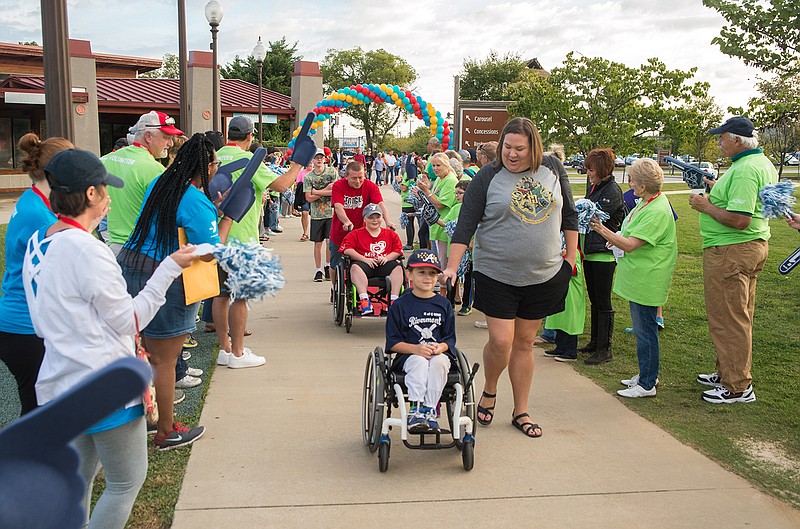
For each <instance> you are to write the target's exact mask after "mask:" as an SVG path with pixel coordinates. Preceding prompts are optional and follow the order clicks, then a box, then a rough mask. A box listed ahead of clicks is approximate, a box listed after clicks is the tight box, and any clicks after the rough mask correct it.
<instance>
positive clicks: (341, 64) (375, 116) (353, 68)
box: [320, 47, 417, 148]
mask: <svg viewBox="0 0 800 529" xmlns="http://www.w3.org/2000/svg"><path fill="white" fill-rule="evenodd" d="M320 71H321V72H322V78H323V82H324V84H325V89H326V90H328V91H329V92H332V91H334V90H338V89H339V88H343V87H346V86H352V85H356V84H366V83H371V84H387V85H389V84H390V85H397V86H399V87H401V88H405V89H408V90H411V89H412V88H411V84H412V83H413V82H414V81H415V80H416V79H417V72H416V71H414V68H412V67H411V65H410V64H408V63H407V62H406V61H405V59H403V58H401V57H398V56H397V55H393V54H391V53H389V52H388V51H386V50H384V49H379V50H369V51H364V50H362V49H361V48H360V47H359V48H354V49H350V50H334V49H331V50H328V53H327V55H325V58H324V59H323V60H322V63H320ZM342 112H344V113H345V114H347V115H349V116H351V117H352V118H353V119H354V120H355V121H356V124H355V126H356V128H358V129H361V130H363V131H364V134H365V135H366V137H367V146H368V148H371V146H372V144H373V143H381V144H383V143H384V141H385V138H386V134H387V133H388V132H389V131H390V130H392V128H393V127H394V126H395V125H396V124H397V122H398V120H399V119H400V116H401V115H402V114H403V113H404V112H405V110H404V109H402V108H398V107H391V106H389V105H385V104H378V103H373V102H372V101H369V102H365V104H363V105H354V106H352V107H350V108H348V109H346V110H343V111H342Z"/></svg>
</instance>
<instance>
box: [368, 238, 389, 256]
mask: <svg viewBox="0 0 800 529" xmlns="http://www.w3.org/2000/svg"><path fill="white" fill-rule="evenodd" d="M385 253H386V241H376V242H372V243H370V244H369V255H367V257H377V256H379V255H383V254H385Z"/></svg>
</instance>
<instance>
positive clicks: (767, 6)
mask: <svg viewBox="0 0 800 529" xmlns="http://www.w3.org/2000/svg"><path fill="white" fill-rule="evenodd" d="M703 5H705V6H706V7H711V8H713V9H716V10H717V11H719V13H720V14H721V15H722V16H723V17H724V18H725V20H727V21H728V24H729V25H726V26H723V27H722V30H721V31H720V34H719V36H718V37H714V38H713V39H712V40H711V43H712V44H716V45H718V46H719V48H720V50H721V51H722V53H724V54H726V55H731V56H733V57H739V58H740V59H742V60H743V61H744V62H745V64H747V65H750V66H755V67H757V68H760V69H762V70H765V71H773V72H778V73H782V74H793V73H800V19H798V15H797V14H798V13H800V0H703Z"/></svg>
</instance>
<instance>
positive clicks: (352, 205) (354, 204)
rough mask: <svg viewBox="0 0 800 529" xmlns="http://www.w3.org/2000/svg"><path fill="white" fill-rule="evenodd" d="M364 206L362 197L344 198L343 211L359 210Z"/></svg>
mask: <svg viewBox="0 0 800 529" xmlns="http://www.w3.org/2000/svg"><path fill="white" fill-rule="evenodd" d="M363 205H364V197H362V196H361V195H358V196H355V197H349V196H346V195H345V197H344V209H359V208H361V207H362V206H363Z"/></svg>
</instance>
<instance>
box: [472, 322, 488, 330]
mask: <svg viewBox="0 0 800 529" xmlns="http://www.w3.org/2000/svg"><path fill="white" fill-rule="evenodd" d="M475 327H477V328H479V329H488V328H489V325H488V324H487V323H486V320H475Z"/></svg>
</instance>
